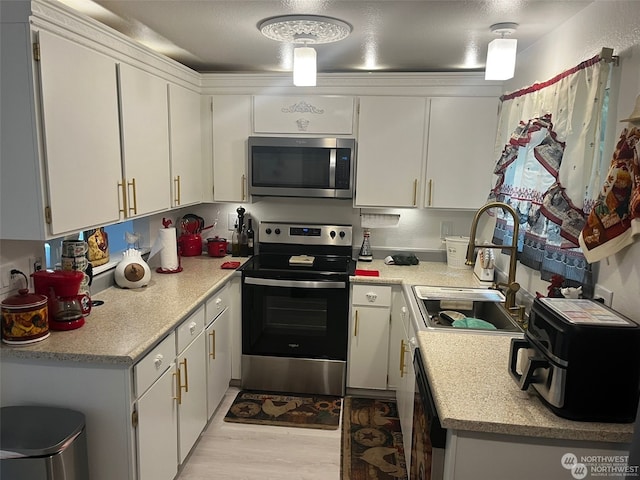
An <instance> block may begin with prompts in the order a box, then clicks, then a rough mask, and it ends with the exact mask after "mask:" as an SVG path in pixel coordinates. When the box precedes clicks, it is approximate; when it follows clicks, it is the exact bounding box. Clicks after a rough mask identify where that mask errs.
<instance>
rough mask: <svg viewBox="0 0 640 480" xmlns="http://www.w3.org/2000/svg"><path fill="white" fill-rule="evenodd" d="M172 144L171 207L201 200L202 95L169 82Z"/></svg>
mask: <svg viewBox="0 0 640 480" xmlns="http://www.w3.org/2000/svg"><path fill="white" fill-rule="evenodd" d="M169 132H170V133H169V135H170V136H169V144H170V150H171V177H172V185H173V190H172V192H173V199H172V206H174V207H180V206H185V205H190V204H194V203H199V202H201V201H202V197H203V195H202V168H203V163H202V128H201V118H200V94H199V93H197V92H194V91H192V90H189V89H187V88H184V87H182V86H179V85H174V84H170V85H169Z"/></svg>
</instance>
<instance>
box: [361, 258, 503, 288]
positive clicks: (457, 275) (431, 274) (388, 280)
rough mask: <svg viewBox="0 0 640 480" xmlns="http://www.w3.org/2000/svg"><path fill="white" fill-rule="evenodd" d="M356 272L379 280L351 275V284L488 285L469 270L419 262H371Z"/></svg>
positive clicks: (442, 263)
mask: <svg viewBox="0 0 640 480" xmlns="http://www.w3.org/2000/svg"><path fill="white" fill-rule="evenodd" d="M357 268H358V269H362V270H368V271H377V272H378V273H379V276H377V277H375V276H368V275H355V276H353V277H351V283H373V284H390V285H395V284H397V285H432V286H436V287H477V288H486V287H488V286H490V285H491V282H481V281H479V280H478V277H476V276H475V275H474V274H473V268H471V267H464V268H453V267H450V266H448V265H447V264H446V263H445V262H425V261H421V262H420V263H419V264H418V265H387V264H385V263H384V260H373V261H371V262H358V264H357Z"/></svg>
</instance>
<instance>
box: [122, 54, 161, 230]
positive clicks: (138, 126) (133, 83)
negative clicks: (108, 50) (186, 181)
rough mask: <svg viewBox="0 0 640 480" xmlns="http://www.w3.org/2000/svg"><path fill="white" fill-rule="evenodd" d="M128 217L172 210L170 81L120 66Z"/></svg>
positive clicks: (126, 66)
mask: <svg viewBox="0 0 640 480" xmlns="http://www.w3.org/2000/svg"><path fill="white" fill-rule="evenodd" d="M118 75H119V81H120V112H121V118H120V122H121V129H122V168H123V175H124V178H125V180H126V184H127V186H126V193H127V196H126V199H127V205H126V207H127V213H126V216H127V217H131V216H135V215H143V214H147V213H152V212H159V211H162V210H167V209H169V208H170V207H171V183H170V171H169V112H168V103H167V82H166V81H165V80H162V79H161V78H159V77H157V76H155V75H151V74H150V73H147V72H145V71H143V70H140V69H138V68H135V67H132V66H129V65H126V64H120V65H118Z"/></svg>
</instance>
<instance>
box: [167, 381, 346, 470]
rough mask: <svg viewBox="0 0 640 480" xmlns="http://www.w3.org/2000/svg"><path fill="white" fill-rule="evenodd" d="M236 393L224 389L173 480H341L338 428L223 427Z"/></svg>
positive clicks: (233, 424) (231, 389)
mask: <svg viewBox="0 0 640 480" xmlns="http://www.w3.org/2000/svg"><path fill="white" fill-rule="evenodd" d="M238 391H239V389H238V388H235V387H229V390H228V391H227V393H226V395H225V397H224V399H223V400H222V403H221V404H220V406H219V407H218V410H217V411H216V412H215V414H214V416H213V418H212V419H211V422H210V423H209V425H208V427H207V428H206V430H205V431H204V432H203V433H202V437H201V438H200V440H199V442H198V443H197V444H196V446H195V447H194V449H193V451H192V452H191V455H190V457H189V458H188V459H187V462H186V464H185V465H184V467H183V468H182V470H181V472H180V473H179V474H178V477H177V478H176V480H222V479H224V480H339V479H340V428H338V429H337V430H318V429H312V428H289V427H273V426H267V425H247V424H238V423H227V422H224V421H223V419H224V416H225V415H226V413H227V411H228V410H229V407H230V406H231V403H232V402H233V399H234V398H235V397H236V395H237V393H238Z"/></svg>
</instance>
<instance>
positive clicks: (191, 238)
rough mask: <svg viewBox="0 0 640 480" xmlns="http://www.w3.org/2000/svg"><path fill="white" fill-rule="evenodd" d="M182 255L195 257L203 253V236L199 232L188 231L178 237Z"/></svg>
mask: <svg viewBox="0 0 640 480" xmlns="http://www.w3.org/2000/svg"><path fill="white" fill-rule="evenodd" d="M178 247H179V249H180V255H181V256H183V257H195V256H197V255H202V237H201V236H200V235H199V234H197V233H187V234H184V235H180V237H178Z"/></svg>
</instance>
